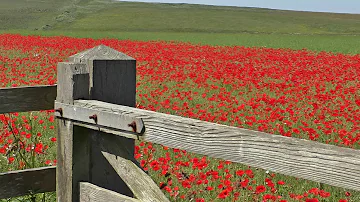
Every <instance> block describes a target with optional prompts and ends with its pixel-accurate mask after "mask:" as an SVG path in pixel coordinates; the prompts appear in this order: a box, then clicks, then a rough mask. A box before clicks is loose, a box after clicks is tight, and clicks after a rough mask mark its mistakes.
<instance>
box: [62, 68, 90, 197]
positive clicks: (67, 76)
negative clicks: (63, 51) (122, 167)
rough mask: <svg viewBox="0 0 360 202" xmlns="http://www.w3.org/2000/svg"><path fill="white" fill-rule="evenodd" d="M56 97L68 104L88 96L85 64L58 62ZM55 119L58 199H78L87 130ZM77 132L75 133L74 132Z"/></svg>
mask: <svg viewBox="0 0 360 202" xmlns="http://www.w3.org/2000/svg"><path fill="white" fill-rule="evenodd" d="M57 78H58V88H57V98H56V100H58V101H61V102H63V103H68V104H71V103H73V100H74V99H79V98H82V97H84V98H88V97H89V74H88V71H87V68H86V65H84V64H73V63H59V64H58V73H57ZM56 122H57V126H58V127H57V130H58V136H57V165H58V168H57V170H56V178H57V181H56V191H57V201H59V202H62V201H75V202H77V201H79V182H80V181H88V180H89V178H90V177H89V176H90V175H89V167H90V145H89V136H88V135H87V134H86V132H87V131H88V130H89V129H85V128H82V127H78V126H74V124H73V123H72V122H71V121H69V120H59V119H57V120H56ZM74 134H76V135H74Z"/></svg>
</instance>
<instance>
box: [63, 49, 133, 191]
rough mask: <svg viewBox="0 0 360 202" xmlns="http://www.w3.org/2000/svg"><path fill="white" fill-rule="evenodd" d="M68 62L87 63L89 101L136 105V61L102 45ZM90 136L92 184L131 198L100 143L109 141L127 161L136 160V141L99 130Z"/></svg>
mask: <svg viewBox="0 0 360 202" xmlns="http://www.w3.org/2000/svg"><path fill="white" fill-rule="evenodd" d="M69 60H70V61H71V62H75V63H82V64H86V67H87V70H88V71H89V89H90V95H89V99H92V100H101V101H104V102H109V103H114V104H121V105H125V106H135V98H136V61H135V59H133V58H131V57H129V56H127V55H125V54H123V53H120V52H118V51H116V50H114V49H112V48H109V47H106V46H103V45H101V46H98V47H95V48H92V49H89V50H86V51H84V52H81V53H79V54H76V55H74V56H71V57H70V58H69ZM87 135H89V136H90V140H91V148H90V151H91V154H90V157H91V160H90V161H91V167H90V179H91V180H90V181H89V182H91V183H92V184H95V185H97V186H100V187H103V188H106V189H108V190H112V191H116V192H118V193H121V194H123V195H127V196H132V192H131V190H130V189H129V188H128V187H127V186H126V184H125V183H124V182H123V181H122V180H121V178H120V177H119V176H118V175H117V173H116V172H115V170H114V169H113V168H112V166H111V165H110V164H109V163H108V162H107V160H106V159H105V158H104V156H103V155H102V153H101V152H102V151H103V149H102V148H100V147H99V142H102V141H103V142H107V151H108V152H110V153H112V154H116V155H119V156H121V157H123V158H126V159H133V156H134V147H135V143H134V140H133V139H128V138H125V137H120V136H117V137H114V136H111V135H110V136H109V135H108V134H105V133H103V132H101V131H99V130H96V131H91V132H89V133H88V134H87ZM103 137H107V138H103ZM109 140H111V141H109ZM120 144H121V145H122V147H120V148H121V151H118V149H117V148H116V147H118V145H120ZM74 147H75V145H74Z"/></svg>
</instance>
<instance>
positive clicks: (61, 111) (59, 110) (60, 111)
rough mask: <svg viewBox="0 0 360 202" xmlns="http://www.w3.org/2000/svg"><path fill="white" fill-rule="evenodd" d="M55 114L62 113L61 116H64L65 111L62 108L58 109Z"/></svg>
mask: <svg viewBox="0 0 360 202" xmlns="http://www.w3.org/2000/svg"><path fill="white" fill-rule="evenodd" d="M55 112H58V113H60V116H62V115H63V109H62V108H57V109H55Z"/></svg>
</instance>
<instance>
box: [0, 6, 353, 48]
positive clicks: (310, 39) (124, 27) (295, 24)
mask: <svg viewBox="0 0 360 202" xmlns="http://www.w3.org/2000/svg"><path fill="white" fill-rule="evenodd" d="M359 25H360V15H356V14H334V13H315V12H295V11H282V10H271V9H260V8H240V7H217V6H204V5H188V4H152V3H131V2H119V1H118V2H115V1H110V0H97V1H94V0H65V1H58V0H51V1H47V2H46V3H42V2H41V1H40V0H18V1H16V2H14V1H10V0H4V1H1V2H0V32H1V33H4V32H11V33H21V34H30V35H47V36H57V35H66V36H75V37H89V38H116V39H134V40H176V41H188V42H191V43H201V44H211V45H228V46H231V45H239V46H248V47H252V46H261V47H274V48H291V49H302V48H307V49H310V50H315V51H323V50H324V51H331V52H340V53H350V54H357V53H360V48H359V47H360V40H359V39H360V26H359Z"/></svg>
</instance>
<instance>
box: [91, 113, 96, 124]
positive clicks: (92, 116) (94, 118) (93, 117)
mask: <svg viewBox="0 0 360 202" xmlns="http://www.w3.org/2000/svg"><path fill="white" fill-rule="evenodd" d="M89 119H93V120H94V121H95V123H97V115H96V114H94V115H91V116H89Z"/></svg>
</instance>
